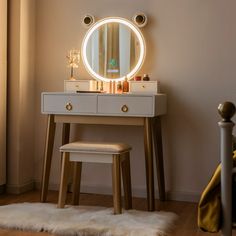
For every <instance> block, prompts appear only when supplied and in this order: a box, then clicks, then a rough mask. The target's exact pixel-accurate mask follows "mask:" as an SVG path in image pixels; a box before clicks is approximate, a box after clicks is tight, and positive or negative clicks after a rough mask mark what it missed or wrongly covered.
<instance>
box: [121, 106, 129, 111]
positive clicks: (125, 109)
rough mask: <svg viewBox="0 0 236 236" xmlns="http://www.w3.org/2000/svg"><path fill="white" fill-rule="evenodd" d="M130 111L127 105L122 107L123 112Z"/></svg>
mask: <svg viewBox="0 0 236 236" xmlns="http://www.w3.org/2000/svg"><path fill="white" fill-rule="evenodd" d="M128 110H129V108H128V107H127V106H126V105H123V106H122V107H121V111H123V112H127V111H128Z"/></svg>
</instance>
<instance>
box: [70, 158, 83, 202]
mask: <svg viewBox="0 0 236 236" xmlns="http://www.w3.org/2000/svg"><path fill="white" fill-rule="evenodd" d="M73 166H74V171H73V185H72V204H73V205H79V195H80V183H81V170H82V162H74V163H73Z"/></svg>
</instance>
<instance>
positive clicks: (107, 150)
mask: <svg viewBox="0 0 236 236" xmlns="http://www.w3.org/2000/svg"><path fill="white" fill-rule="evenodd" d="M130 150H131V146H129V145H128V144H125V143H112V142H110V143H109V142H91V141H90V142H86V141H77V142H73V143H68V144H65V145H63V146H61V147H60V151H61V152H83V153H101V154H102V153H104V154H122V153H124V152H128V151H130Z"/></svg>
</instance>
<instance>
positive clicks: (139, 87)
mask: <svg viewBox="0 0 236 236" xmlns="http://www.w3.org/2000/svg"><path fill="white" fill-rule="evenodd" d="M129 92H130V93H153V94H156V93H160V84H159V82H158V81H133V80H132V81H129Z"/></svg>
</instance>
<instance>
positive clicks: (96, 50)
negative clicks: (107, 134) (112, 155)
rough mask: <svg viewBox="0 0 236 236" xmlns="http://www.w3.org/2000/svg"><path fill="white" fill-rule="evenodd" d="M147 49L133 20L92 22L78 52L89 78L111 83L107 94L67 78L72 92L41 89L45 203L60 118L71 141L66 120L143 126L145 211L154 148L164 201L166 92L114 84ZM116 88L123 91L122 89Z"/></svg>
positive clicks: (137, 65)
mask: <svg viewBox="0 0 236 236" xmlns="http://www.w3.org/2000/svg"><path fill="white" fill-rule="evenodd" d="M72 51H73V50H72ZM145 54H146V46H145V40H144V37H143V35H142V33H141V31H140V30H139V29H138V28H137V27H136V26H135V25H134V24H133V23H132V22H130V21H128V20H126V19H124V18H119V17H108V18H105V19H102V20H100V21H98V22H96V23H95V24H93V25H92V26H91V28H89V29H88V31H87V32H86V34H85V36H84V39H83V43H82V47H81V55H82V61H83V64H84V66H85V68H86V70H87V72H88V73H89V74H90V75H91V77H92V78H94V79H95V80H96V81H99V82H101V81H102V82H106V83H109V85H112V86H109V90H106V91H105V92H106V93H99V92H100V91H101V90H103V86H101V87H100V89H99V88H93V89H90V88H91V86H89V87H88V88H89V90H93V91H90V92H89V93H88V91H87V93H86V92H85V91H83V93H82V88H83V86H81V84H79V83H81V81H76V80H72V79H74V78H71V80H70V85H72V84H74V93H71V92H70V93H68V92H58V93H55V92H54V93H50V92H47V93H42V96H41V104H42V106H41V111H42V113H43V114H47V115H48V126H47V135H46V144H45V155H44V167H43V179H42V192H41V201H42V202H45V201H46V197H47V190H48V182H49V174H50V168H51V159H52V152H53V143H54V136H55V128H56V124H57V123H63V132H62V144H66V143H68V142H69V136H70V135H69V134H70V124H72V123H76V124H88V125H89V124H97V125H132V126H142V127H144V132H143V136H144V150H145V166H146V184H147V203H148V210H149V211H153V210H155V205H154V200H155V196H154V173H153V172H154V171H153V149H154V150H155V158H156V168H157V180H158V188H159V199H160V200H165V181H164V168H163V153H162V135H161V116H162V115H164V114H166V95H165V94H158V93H157V91H153V90H150V89H148V87H147V88H146V85H144V84H143V85H142V87H143V88H144V90H142V91H146V93H145V94H144V93H137V94H134V93H121V94H116V93H115V91H116V90H115V89H114V88H115V87H114V86H113V85H118V83H120V85H121V84H122V82H123V81H126V83H127V80H130V79H131V78H132V77H134V76H135V75H136V74H137V73H138V71H139V69H140V68H141V66H142V64H143V62H144V59H145ZM78 55H79V54H78V53H76V54H75V55H74V54H73V53H70V57H69V59H70V60H69V65H70V66H72V67H74V66H75V68H76V66H77V67H78V65H77V64H76V63H75V62H76V61H79V60H77V59H78ZM75 59H76V60H75ZM72 77H73V76H72ZM87 82H89V81H87ZM90 82H91V81H90ZM93 82H95V81H93ZM149 82H151V81H149ZM155 82H157V81H154V83H155ZM77 83H78V84H77ZM138 86H140V84H139V85H138ZM151 86H152V85H151ZM65 87H67V86H65ZM116 88H117V87H116ZM126 89H127V88H126ZM77 90H79V91H77ZM97 90H99V91H97ZM117 91H119V92H121V91H120V89H119V90H117ZM77 92H78V93H77ZM123 92H127V90H123ZM121 141H122V140H121ZM153 147H154V148H153ZM134 148H135V147H134Z"/></svg>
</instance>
